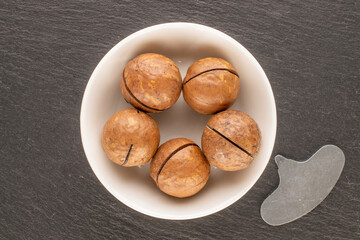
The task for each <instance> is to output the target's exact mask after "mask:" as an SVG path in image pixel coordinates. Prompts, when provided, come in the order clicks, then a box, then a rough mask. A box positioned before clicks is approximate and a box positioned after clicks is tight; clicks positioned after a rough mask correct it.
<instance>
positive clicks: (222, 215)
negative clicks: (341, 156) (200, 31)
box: [0, 0, 360, 239]
mask: <svg viewBox="0 0 360 240" xmlns="http://www.w3.org/2000/svg"><path fill="white" fill-rule="evenodd" d="M171 21H186V22H196V23H201V24H205V25H208V26H211V27H214V28H216V29H219V30H221V31H223V32H225V33H227V34H229V35H230V36H232V37H234V38H235V39H236V40H238V41H239V42H241V43H242V44H243V45H244V46H245V47H246V48H247V49H248V50H249V51H250V52H251V53H252V54H253V55H254V56H255V57H256V58H257V60H258V61H259V62H260V64H261V65H262V67H263V68H264V70H265V72H266V73H267V76H268V78H269V80H270V82H271V84H272V87H273V91H274V94H275V98H276V104H277V110H278V131H277V140H276V145H275V149H274V152H273V156H275V155H276V154H282V155H284V156H286V157H288V158H292V159H304V160H305V159H307V158H309V157H310V156H311V155H312V154H313V153H314V152H315V151H316V150H317V149H319V148H320V147H321V146H322V145H325V144H335V145H337V146H339V147H340V148H341V149H342V150H343V151H344V153H345V156H346V163H345V168H344V171H343V174H342V176H341V177H340V180H339V182H338V183H337V184H336V186H335V188H334V189H333V191H332V192H331V193H330V195H329V196H328V197H327V198H326V199H325V201H323V202H322V203H321V204H320V205H319V206H318V207H317V208H316V209H315V210H314V211H312V212H311V213H309V214H308V215H306V216H304V217H303V218H301V219H299V220H297V221H295V222H292V223H289V224H287V225H284V226H280V227H271V226H269V225H267V224H266V223H265V222H264V221H263V220H262V219H261V217H260V214H259V209H260V205H261V203H262V201H263V200H264V199H265V198H266V197H267V196H268V195H269V194H270V193H271V192H272V191H273V190H274V189H275V188H276V186H277V184H278V175H277V168H276V165H275V163H274V160H273V158H272V159H271V161H270V163H269V164H268V167H267V168H266V170H265V172H264V174H263V175H262V177H261V178H260V179H259V181H258V182H257V183H256V185H255V186H254V187H253V188H252V189H251V191H250V192H248V193H247V194H246V195H245V196H244V197H243V198H242V199H240V200H239V201H238V202H236V203H235V204H233V205H232V206H230V207H229V208H227V209H225V210H223V211H221V212H219V213H216V214H213V215H211V216H208V217H204V218H200V219H195V220H190V221H166V220H159V219H155V218H151V217H148V216H145V215H142V214H140V213H138V212H135V211H133V210H131V209H129V208H128V207H126V206H124V205H123V204H122V203H120V202H119V201H118V200H116V199H115V198H114V197H112V196H111V195H110V194H109V193H108V192H107V191H106V190H105V188H104V187H103V186H102V185H101V183H100V182H99V181H98V180H97V178H96V177H95V175H94V174H93V172H92V170H91V168H90V166H89V164H88V162H87V160H86V157H85V155H84V152H83V150H82V145H81V139H80V130H79V113H80V104H81V99H82V95H83V91H84V89H85V86H86V83H87V81H88V79H89V77H90V75H91V73H92V71H93V69H94V68H95V66H96V64H97V63H98V62H99V61H100V59H101V58H102V57H103V55H104V54H105V53H106V52H107V51H108V50H109V49H110V48H111V47H112V46H113V45H115V44H116V43H117V42H119V41H120V40H121V39H123V38H124V37H126V36H127V35H129V34H131V33H133V32H134V31H137V30H139V29H142V28H144V27H147V26H151V25H154V24H158V23H164V22H171ZM359 30H360V2H359V1H356V0H349V1H323V0H317V1H312V0H311V1H310V0H305V1H296V0H286V1H271V0H266V1H256V2H255V1H248V0H246V1H228V0H223V1H211V2H210V1H201V0H197V1H152V2H150V1H140V0H138V1H105V0H104V1H80V0H79V1H15V0H13V1H10V0H5V1H1V2H0V63H1V64H0V90H1V94H0V132H1V135H0V136H1V141H0V158H1V166H0V239H359V238H360V229H359V226H360V216H359V214H360V207H359V206H360V203H359V201H360V187H359V182H360V176H359V168H360V159H359V155H360V143H359V139H360V131H359V126H360V120H359V119H360V107H359V103H360V79H359V75H360V70H359V69H360V60H359V59H360V44H359V39H360V31H359Z"/></svg>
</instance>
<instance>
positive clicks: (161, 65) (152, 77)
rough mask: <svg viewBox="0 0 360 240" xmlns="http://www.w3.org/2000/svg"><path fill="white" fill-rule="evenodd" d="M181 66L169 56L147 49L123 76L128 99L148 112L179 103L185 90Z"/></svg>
mask: <svg viewBox="0 0 360 240" xmlns="http://www.w3.org/2000/svg"><path fill="white" fill-rule="evenodd" d="M181 84H182V81H181V75H180V71H179V68H178V67H177V66H176V64H175V63H174V62H173V61H172V60H171V59H169V58H167V57H165V56H163V55H160V54H156V53H145V54H141V55H139V56H137V57H136V58H134V59H132V60H131V61H130V62H128V64H127V65H126V66H125V68H124V71H123V74H122V76H121V80H120V87H121V92H122V94H123V96H124V98H125V100H126V101H127V102H128V103H130V104H132V105H133V106H134V107H135V108H138V109H141V110H143V111H146V112H161V111H163V110H166V109H168V108H170V107H171V106H172V105H174V104H175V102H176V101H177V99H178V98H179V96H180V93H181Z"/></svg>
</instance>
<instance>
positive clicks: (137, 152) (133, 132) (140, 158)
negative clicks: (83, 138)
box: [101, 109, 160, 167]
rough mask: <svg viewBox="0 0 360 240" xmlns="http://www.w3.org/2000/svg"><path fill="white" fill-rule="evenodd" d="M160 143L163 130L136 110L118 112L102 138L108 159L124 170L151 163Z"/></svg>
mask: <svg viewBox="0 0 360 240" xmlns="http://www.w3.org/2000/svg"><path fill="white" fill-rule="evenodd" d="M159 141H160V131H159V127H158V125H157V124H156V122H155V120H154V119H153V118H152V117H150V116H149V115H147V114H146V113H144V112H142V111H139V110H136V109H124V110H121V111H119V112H117V113H115V114H114V115H113V116H112V117H111V118H110V119H109V120H108V121H107V122H106V124H105V126H104V128H103V132H102V136H101V143H102V146H103V149H104V151H105V153H106V155H107V156H108V158H109V159H110V160H112V161H113V162H114V163H116V164H119V165H121V166H123V167H132V166H138V165H143V164H145V163H147V162H148V161H149V160H150V159H151V158H152V156H153V155H154V154H155V152H156V150H157V148H158V146H159Z"/></svg>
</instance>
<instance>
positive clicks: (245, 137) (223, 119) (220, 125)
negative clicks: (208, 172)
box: [201, 110, 261, 171]
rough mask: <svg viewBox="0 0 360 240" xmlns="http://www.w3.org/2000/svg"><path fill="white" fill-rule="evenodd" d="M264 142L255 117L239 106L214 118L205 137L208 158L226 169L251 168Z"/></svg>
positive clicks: (204, 149) (203, 147) (204, 146)
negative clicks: (240, 109)
mask: <svg viewBox="0 0 360 240" xmlns="http://www.w3.org/2000/svg"><path fill="white" fill-rule="evenodd" d="M260 144H261V133H260V129H259V127H258V125H257V124H256V122H255V120H254V119H252V118H251V117H250V116H249V115H247V114H246V113H244V112H241V111H235V110H227V111H223V112H220V113H218V114H216V115H214V116H213V117H212V118H210V120H209V121H208V123H207V126H206V127H205V129H204V132H203V135H202V139H201V146H202V149H203V151H204V154H205V156H206V158H207V160H208V161H209V162H210V163H211V164H212V165H214V166H215V167H218V168H220V169H222V170H225V171H237V170H241V169H244V168H247V167H248V166H249V165H250V164H251V162H252V161H253V160H254V156H256V155H257V153H258V152H259V149H260Z"/></svg>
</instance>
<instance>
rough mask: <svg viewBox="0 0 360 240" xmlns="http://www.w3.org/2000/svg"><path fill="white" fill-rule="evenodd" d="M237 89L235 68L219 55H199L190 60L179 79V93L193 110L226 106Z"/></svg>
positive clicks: (211, 111) (206, 111) (212, 110)
mask: <svg viewBox="0 0 360 240" xmlns="http://www.w3.org/2000/svg"><path fill="white" fill-rule="evenodd" d="M239 89H240V80H239V75H238V73H237V72H236V70H235V68H234V67H233V66H232V65H231V64H230V63H228V62H227V61H225V60H224V59H221V58H213V57H209V58H203V59H200V60H198V61H196V62H195V63H193V64H192V65H191V66H190V67H189V69H188V71H187V74H186V76H185V78H184V81H183V95H184V99H185V101H186V102H187V104H188V105H189V106H190V107H191V108H192V109H193V110H195V111H196V112H198V113H202V114H214V113H216V112H219V111H222V110H225V109H227V108H229V107H230V106H231V105H232V104H233V103H234V102H235V100H236V98H237V96H238V94H239Z"/></svg>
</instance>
